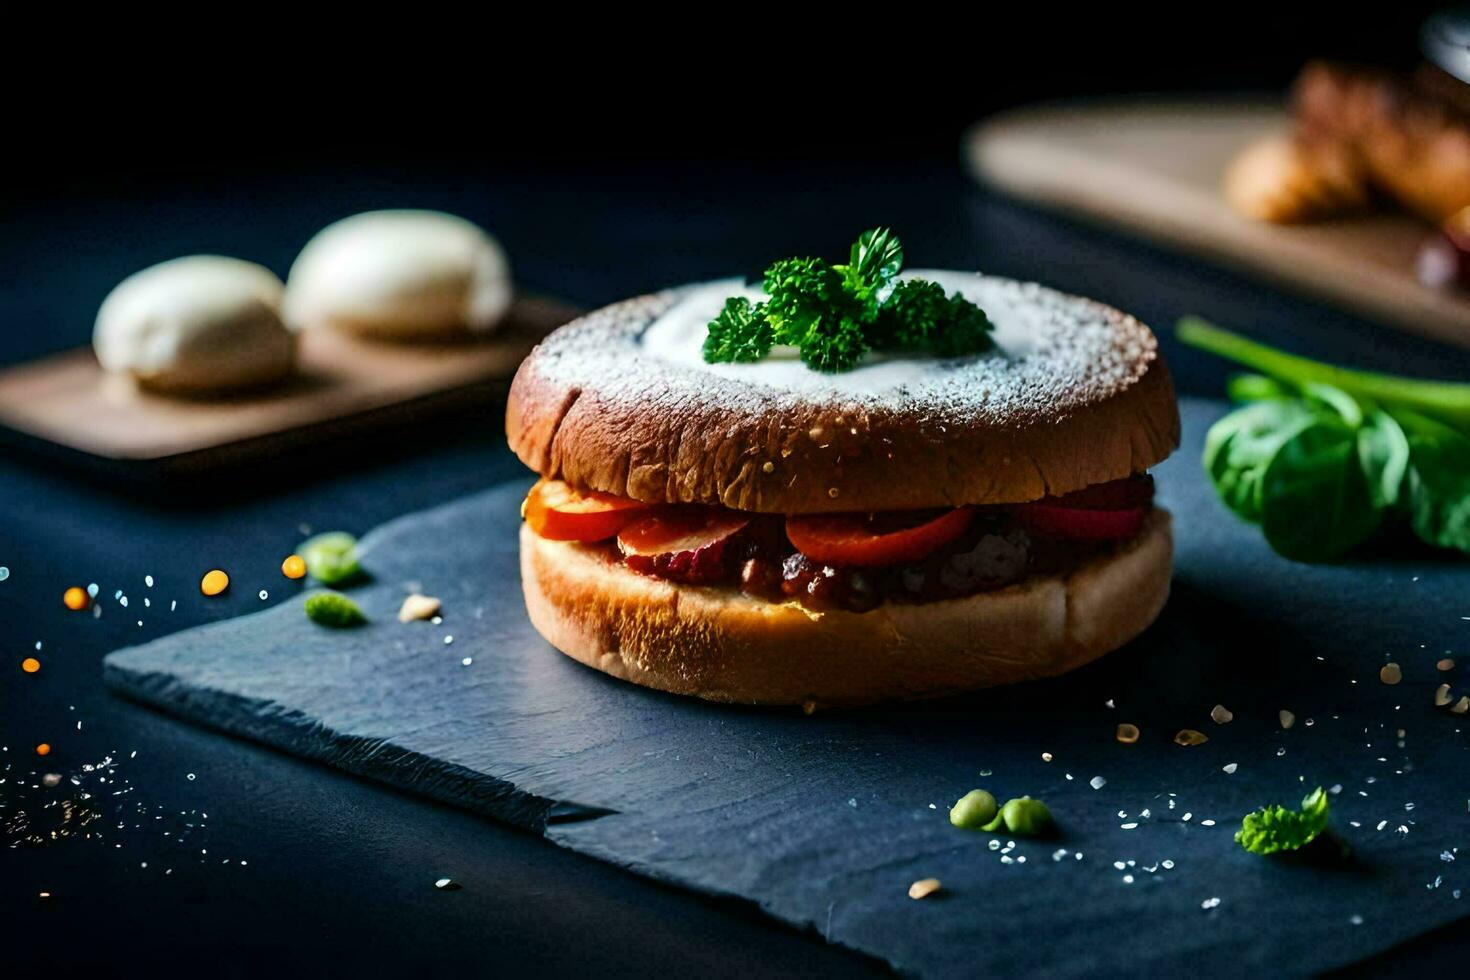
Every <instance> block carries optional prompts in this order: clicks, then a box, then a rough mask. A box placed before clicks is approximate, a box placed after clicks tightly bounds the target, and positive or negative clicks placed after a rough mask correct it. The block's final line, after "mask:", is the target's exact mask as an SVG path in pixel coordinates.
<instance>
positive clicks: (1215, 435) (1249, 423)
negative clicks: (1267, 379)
mask: <svg viewBox="0 0 1470 980" xmlns="http://www.w3.org/2000/svg"><path fill="white" fill-rule="evenodd" d="M1321 417H1322V413H1321V412H1319V411H1317V410H1315V409H1313V408H1312V407H1310V406H1309V405H1307V404H1306V403H1305V402H1302V401H1262V402H1255V403H1252V404H1250V405H1247V406H1246V407H1245V408H1241V409H1237V410H1235V411H1234V412H1231V413H1230V414H1229V415H1227V416H1225V417H1224V418H1222V419H1221V420H1220V421H1218V422H1216V423H1215V424H1214V425H1212V426H1210V431H1209V433H1208V434H1207V435H1206V436H1205V455H1204V464H1205V471H1206V472H1207V473H1209V475H1210V479H1211V480H1212V481H1213V482H1214V484H1215V490H1216V491H1217V492H1218V493H1219V494H1220V499H1221V500H1223V501H1224V502H1225V506H1227V507H1229V508H1230V509H1231V510H1233V511H1234V512H1235V513H1237V514H1239V515H1240V516H1241V517H1243V518H1245V519H1246V520H1248V521H1252V522H1258V521H1260V519H1261V477H1262V475H1263V474H1264V473H1265V471H1266V467H1267V466H1268V465H1270V463H1271V460H1272V459H1273V458H1275V456H1276V453H1277V451H1278V450H1280V448H1281V446H1282V445H1283V444H1284V443H1285V442H1287V441H1288V440H1289V439H1291V438H1292V437H1294V436H1295V435H1296V434H1297V433H1298V432H1300V431H1301V430H1303V429H1305V428H1307V427H1308V426H1311V425H1313V424H1315V423H1316V421H1317V420H1318V419H1319V418H1321Z"/></svg>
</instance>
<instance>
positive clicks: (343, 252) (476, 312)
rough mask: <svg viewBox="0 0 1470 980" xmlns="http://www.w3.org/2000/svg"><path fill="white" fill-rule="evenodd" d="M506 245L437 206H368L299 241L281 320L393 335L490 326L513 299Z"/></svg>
mask: <svg viewBox="0 0 1470 980" xmlns="http://www.w3.org/2000/svg"><path fill="white" fill-rule="evenodd" d="M510 301H511V284H510V266H509V264H508V263H507V262H506V258H505V251H504V250H503V249H502V248H501V247H500V245H499V244H498V243H497V242H496V241H495V239H493V238H491V237H490V236H489V235H487V234H486V233H485V232H484V231H482V230H481V229H480V228H479V227H478V226H476V225H474V224H471V223H470V222H468V221H465V220H464V219H463V218H457V217H455V216H454V215H452V214H444V213H442V212H439V211H368V212H365V213H363V214H357V215H353V216H352V217H350V218H344V219H342V220H341V221H338V222H337V223H335V224H332V225H328V226H327V227H326V228H324V229H322V230H321V231H320V232H318V233H317V234H316V237H314V238H312V240H311V241H309V242H307V243H306V247H305V248H304V249H302V250H301V254H300V255H299V256H297V258H296V262H295V264H294V265H292V266H291V274H290V276H289V277H288V278H287V284H286V322H287V323H289V324H290V325H291V327H292V328H293V329H296V330H303V329H309V328H315V327H322V326H331V327H336V328H338V329H341V330H346V331H349V332H351V333H357V334H365V335H369V336H374V337H382V338H388V339H395V340H414V339H419V338H425V337H446V336H454V335H456V334H465V333H484V332H488V331H490V330H493V329H494V328H495V327H496V326H497V325H499V323H500V321H501V320H502V319H503V318H504V317H505V313H506V310H507V309H509V308H510Z"/></svg>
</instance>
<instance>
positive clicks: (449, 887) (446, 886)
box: [434, 878, 459, 892]
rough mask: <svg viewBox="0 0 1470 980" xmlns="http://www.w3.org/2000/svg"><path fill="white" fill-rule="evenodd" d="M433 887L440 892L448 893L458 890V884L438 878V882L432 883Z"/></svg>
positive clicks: (448, 879) (451, 880) (447, 879)
mask: <svg viewBox="0 0 1470 980" xmlns="http://www.w3.org/2000/svg"><path fill="white" fill-rule="evenodd" d="M434 887H435V888H437V889H439V890H440V891H441V892H448V891H456V890H457V889H458V888H459V884H458V882H456V881H455V880H454V879H453V878H440V879H439V880H438V881H436V882H434Z"/></svg>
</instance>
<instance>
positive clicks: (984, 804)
mask: <svg viewBox="0 0 1470 980" xmlns="http://www.w3.org/2000/svg"><path fill="white" fill-rule="evenodd" d="M949 822H950V823H952V824H954V825H955V826H956V827H959V828H961V829H962V830H980V831H984V832H985V833H988V834H995V833H1001V832H1006V833H1011V834H1016V835H1018V836H1022V835H1024V836H1027V837H1036V836H1040V835H1041V834H1044V833H1046V832H1047V831H1048V830H1050V829H1051V811H1050V810H1048V809H1047V808H1046V804H1045V803H1043V802H1041V801H1040V800H1033V799H1032V798H1031V797H1029V796H1022V797H1019V798H1017V799H1013V800H1007V801H1006V803H1005V806H1000V807H997V806H996V803H995V797H994V796H992V795H990V794H989V793H987V792H986V791H985V790H983V789H972V790H970V791H969V792H968V793H966V794H965V795H964V796H962V797H960V798H959V799H958V800H956V801H955V805H954V806H952V807H950V808H949Z"/></svg>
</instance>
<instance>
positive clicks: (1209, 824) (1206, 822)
mask: <svg viewBox="0 0 1470 980" xmlns="http://www.w3.org/2000/svg"><path fill="white" fill-rule="evenodd" d="M1199 825H1200V826H1201V827H1213V826H1215V821H1213V820H1201V821H1200V822H1199Z"/></svg>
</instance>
